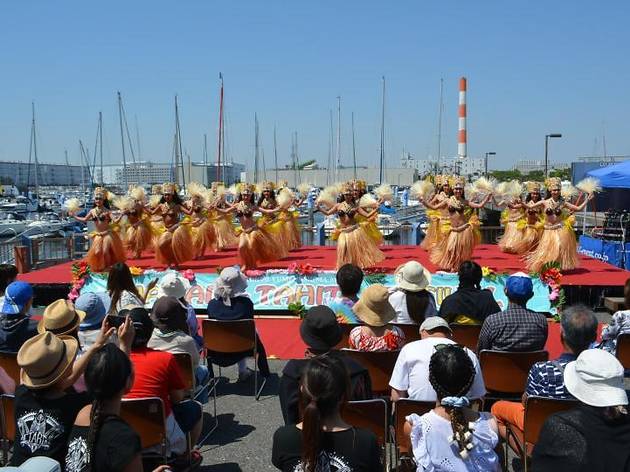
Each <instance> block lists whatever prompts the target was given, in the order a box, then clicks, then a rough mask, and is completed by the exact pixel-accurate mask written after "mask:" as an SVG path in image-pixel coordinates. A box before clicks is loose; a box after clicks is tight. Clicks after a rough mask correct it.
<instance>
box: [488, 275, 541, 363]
mask: <svg viewBox="0 0 630 472" xmlns="http://www.w3.org/2000/svg"><path fill="white" fill-rule="evenodd" d="M505 295H506V296H507V298H508V301H509V303H508V307H507V309H506V310H504V311H502V312H499V313H495V314H493V315H490V316H489V317H488V318H486V319H485V321H484V322H483V325H482V326H481V333H479V343H478V344H477V352H481V351H482V350H484V349H490V350H493V351H511V352H524V351H539V350H542V349H544V348H545V343H546V342H547V329H548V327H547V318H546V317H545V315H543V314H542V313H538V312H535V311H531V310H528V309H527V301H528V300H529V299H530V298H532V296H533V295H534V285H533V283H532V279H531V278H530V277H529V276H528V275H526V274H524V273H522V272H518V273H516V274H514V275H511V276H510V277H508V279H507V280H506V282H505Z"/></svg>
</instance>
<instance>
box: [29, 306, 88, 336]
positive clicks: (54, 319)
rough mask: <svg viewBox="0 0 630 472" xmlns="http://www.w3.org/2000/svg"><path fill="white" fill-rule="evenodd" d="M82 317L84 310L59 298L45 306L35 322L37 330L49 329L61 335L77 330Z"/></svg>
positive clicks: (83, 316) (40, 331) (42, 331)
mask: <svg viewBox="0 0 630 472" xmlns="http://www.w3.org/2000/svg"><path fill="white" fill-rule="evenodd" d="M84 319H85V312H84V311H81V310H77V309H76V308H75V307H74V305H73V303H72V302H71V301H69V300H64V299H59V300H56V301H54V302H52V303H51V304H50V305H48V306H47V307H46V309H45V310H44V315H43V316H42V318H41V319H40V320H39V322H38V323H37V332H38V333H44V332H46V331H49V332H51V333H53V334H56V335H57V336H61V335H64V334H68V333H71V332H73V331H75V330H78V329H79V326H80V325H81V323H82V322H83V320H84Z"/></svg>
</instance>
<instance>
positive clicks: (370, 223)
mask: <svg viewBox="0 0 630 472" xmlns="http://www.w3.org/2000/svg"><path fill="white" fill-rule="evenodd" d="M372 218H374V219H372ZM372 218H366V217H365V216H363V215H355V217H354V220H355V221H356V222H357V223H358V224H359V225H360V226H361V227H362V228H363V231H365V233H366V234H367V236H368V238H370V239H371V240H372V241H374V244H376V245H377V246H379V245H381V244H383V233H381V230H380V229H378V225H377V224H376V216H373V217H372Z"/></svg>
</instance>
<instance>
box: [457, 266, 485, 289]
mask: <svg viewBox="0 0 630 472" xmlns="http://www.w3.org/2000/svg"><path fill="white" fill-rule="evenodd" d="M457 276H458V277H459V286H460V288H476V289H479V290H481V279H482V278H483V271H482V270H481V266H480V265H479V264H477V263H476V262H475V261H464V262H462V263H461V265H460V266H459V270H458V271H457Z"/></svg>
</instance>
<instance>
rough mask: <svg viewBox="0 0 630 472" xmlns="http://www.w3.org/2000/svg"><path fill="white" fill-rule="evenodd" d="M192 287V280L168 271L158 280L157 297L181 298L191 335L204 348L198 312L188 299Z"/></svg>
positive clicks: (200, 348)
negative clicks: (187, 295)
mask: <svg viewBox="0 0 630 472" xmlns="http://www.w3.org/2000/svg"><path fill="white" fill-rule="evenodd" d="M189 288H190V282H188V280H186V279H185V278H184V277H182V276H181V275H180V274H179V273H178V272H175V271H169V272H167V273H166V274H165V275H164V276H163V277H162V278H161V279H160V281H159V282H158V294H157V298H162V297H174V298H177V299H178V300H179V302H180V303H181V304H182V306H183V307H184V308H185V309H186V322H187V323H188V329H189V333H190V335H191V336H192V337H193V339H194V340H195V343H196V344H197V348H198V349H199V350H202V349H203V337H202V336H201V335H200V334H199V325H198V324H197V313H195V309H194V308H193V307H192V305H191V304H190V303H188V302H187V301H186V298H185V297H186V294H187V293H188V289H189Z"/></svg>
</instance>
